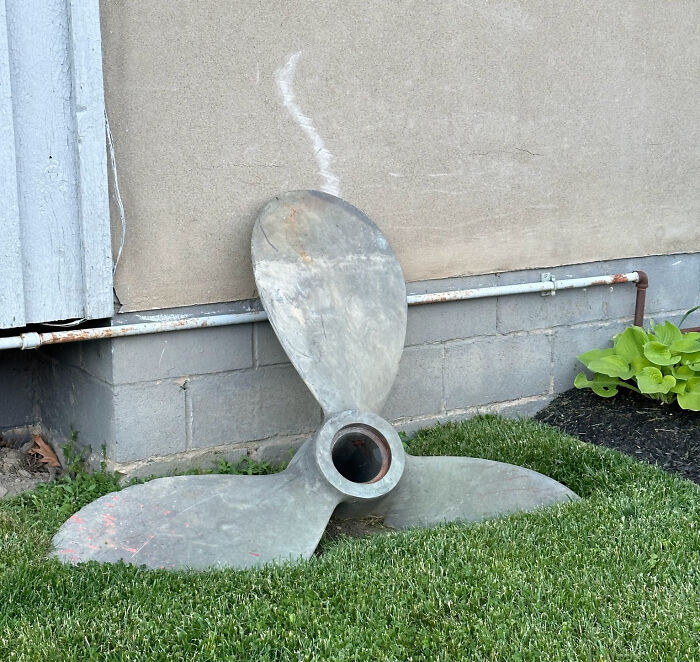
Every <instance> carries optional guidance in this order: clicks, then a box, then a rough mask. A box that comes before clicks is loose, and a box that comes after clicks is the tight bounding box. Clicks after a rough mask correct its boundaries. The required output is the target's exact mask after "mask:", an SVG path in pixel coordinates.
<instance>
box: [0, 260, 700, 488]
mask: <svg viewBox="0 0 700 662" xmlns="http://www.w3.org/2000/svg"><path fill="white" fill-rule="evenodd" d="M634 270H643V271H646V272H647V273H648V275H649V280H650V286H649V290H648V296H647V308H646V319H647V320H648V319H649V318H650V317H654V318H655V319H657V320H665V319H671V320H673V321H675V322H678V321H679V319H680V317H681V316H682V314H683V312H684V311H685V310H688V309H690V308H691V307H693V306H695V305H698V304H700V288H699V284H700V253H691V254H683V255H671V256H657V257H644V258H633V259H625V260H617V261H612V262H598V263H588V264H581V265H572V266H567V267H560V268H556V269H546V268H543V269H541V270H532V271H523V272H511V273H506V274H493V275H487V276H474V277H467V278H451V279H446V280H441V281H440V280H438V281H425V282H420V283H409V284H408V289H409V292H410V293H418V292H427V291H440V290H447V289H462V288H473V287H484V286H490V285H499V284H510V283H518V282H533V281H539V280H540V274H541V272H543V271H552V272H554V273H555V275H556V277H557V278H559V279H563V278H574V277H579V276H587V275H597V274H612V273H620V272H629V271H634ZM635 291H636V290H635V286H634V285H633V284H620V285H615V286H613V287H605V286H599V287H592V288H589V289H587V290H570V291H559V292H557V294H556V296H544V297H543V296H541V295H539V294H532V295H514V296H509V297H500V298H492V299H482V300H473V301H462V302H451V303H442V304H430V305H424V306H414V307H410V308H409V316H408V330H407V337H406V348H405V350H404V354H403V357H402V361H401V366H400V369H399V374H398V377H397V379H396V383H395V385H394V388H393V390H392V392H391V394H390V396H389V399H388V401H387V403H386V405H385V408H384V411H383V412H382V415H383V416H384V417H385V418H386V419H388V420H390V421H392V422H393V423H394V424H395V425H396V426H397V427H398V428H399V429H403V430H406V431H408V432H412V431H414V430H416V429H419V428H421V427H425V426H428V425H432V424H435V423H438V422H443V421H448V420H459V419H463V418H468V417H470V416H473V415H475V414H477V413H499V414H503V415H506V416H530V415H532V414H534V413H535V412H536V411H538V410H539V409H540V408H542V407H543V406H545V405H546V404H547V403H548V402H549V401H550V400H551V399H552V398H553V397H554V396H555V395H556V394H558V393H561V392H563V391H565V390H567V389H569V388H571V387H572V384H573V378H574V376H575V375H576V373H577V372H578V371H579V370H580V369H581V367H580V365H579V364H578V362H577V360H576V355H577V354H579V353H581V352H583V351H585V350H588V349H591V348H593V347H602V346H605V345H606V344H608V343H610V341H611V339H612V336H613V335H614V334H616V333H619V332H620V331H622V330H623V329H624V328H625V327H626V326H627V325H629V324H631V323H632V318H633V314H634V306H635ZM245 306H246V304H245V303H244V302H239V303H232V304H217V305H208V306H196V307H189V308H186V309H173V310H168V311H150V312H144V313H129V314H126V315H118V316H116V317H115V318H113V319H112V321H111V323H112V324H124V323H133V322H142V321H150V320H153V319H165V318H166V317H167V316H168V315H178V316H201V315H207V314H215V313H221V312H235V311H236V310H242V309H244V308H245ZM699 312H700V311H699ZM697 325H700V316H699V315H698V313H695V314H694V315H693V316H692V317H690V318H689V319H688V321H687V322H686V326H697ZM0 380H1V381H0V384H2V398H1V400H0V433H3V434H5V435H6V436H13V435H14V437H17V436H18V435H19V436H20V437H21V436H22V431H23V430H24V434H25V436H28V435H29V432H30V430H31V428H32V426H39V428H40V429H42V430H43V432H44V434H45V435H47V436H48V437H49V439H50V440H51V441H53V442H54V444H56V445H58V446H60V445H61V444H62V443H65V441H66V440H67V439H69V438H70V435H71V431H72V430H75V431H76V432H77V435H78V442H79V443H80V444H83V445H84V446H86V447H88V446H89V447H90V449H91V459H92V462H93V463H94V464H95V465H96V466H97V465H99V464H100V462H106V463H107V466H108V467H109V468H111V469H113V470H117V471H120V472H122V473H123V474H125V475H128V476H133V475H149V474H162V473H168V472H173V471H177V470H185V469H188V468H192V467H196V466H197V467H210V466H212V465H213V464H215V463H216V462H217V461H218V460H221V459H225V460H227V461H232V462H236V461H238V460H240V459H241V458H243V457H251V458H255V459H259V460H260V459H265V460H268V461H272V462H282V461H285V460H288V459H289V457H290V454H291V453H292V452H293V451H294V450H295V449H296V448H297V447H298V446H299V445H300V444H301V443H302V442H303V441H304V440H305V439H306V438H307V437H308V435H310V434H312V433H313V431H314V430H316V429H317V428H318V427H319V425H320V423H321V421H322V412H321V409H320V407H319V406H318V405H317V404H316V402H315V401H314V399H313V397H312V396H311V394H310V393H309V392H308V390H307V389H306V387H305V385H304V383H303V382H302V381H301V379H300V378H299V377H298V375H297V374H296V371H295V370H294V368H293V367H292V366H291V365H290V364H289V362H288V360H287V359H286V356H285V354H284V352H283V351H282V349H281V347H280V346H279V343H278V342H277V339H276V337H275V335H274V333H273V331H272V329H271V328H270V326H269V324H268V323H267V322H261V323H255V324H245V325H240V326H232V327H223V328H211V329H206V328H204V329H197V330H192V331H179V332H171V333H165V334H156V335H147V336H137V337H133V338H119V339H115V340H108V341H93V342H84V343H74V344H70V345H57V346H47V347H44V348H41V349H40V350H34V351H25V352H20V351H6V352H2V353H0Z"/></svg>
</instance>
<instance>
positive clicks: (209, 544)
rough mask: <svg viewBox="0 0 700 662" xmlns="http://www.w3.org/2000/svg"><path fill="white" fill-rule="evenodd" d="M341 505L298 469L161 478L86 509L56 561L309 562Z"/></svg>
mask: <svg viewBox="0 0 700 662" xmlns="http://www.w3.org/2000/svg"><path fill="white" fill-rule="evenodd" d="M340 498H341V497H340V495H339V494H338V493H337V492H335V491H334V490H332V489H329V488H328V486H327V485H325V484H323V483H322V482H320V481H318V480H310V478H309V476H308V474H305V473H303V472H302V471H300V470H298V469H296V468H295V467H293V466H290V467H289V468H288V469H286V470H285V471H283V472H282V473H279V474H273V475H269V476H228V475H204V476H174V477H170V478H160V479H158V480H153V481H151V482H148V483H144V484H141V485H133V486H131V487H127V488H126V489H124V490H122V491H120V492H112V493H111V494H107V495H106V496H103V497H101V498H100V499H97V500H96V501H93V502H92V503H90V504H88V505H87V506H85V507H84V508H83V509H82V510H80V511H79V512H77V513H76V514H75V515H73V516H72V517H71V518H70V519H69V520H67V521H66V522H65V523H64V524H63V526H62V527H61V528H60V529H59V531H58V533H57V534H56V535H55V536H54V539H53V542H54V550H55V551H54V554H55V555H57V556H58V557H59V558H61V560H63V561H66V562H70V563H78V562H82V561H100V562H109V563H114V562H116V561H119V560H122V561H125V562H126V563H132V564H134V565H146V566H148V567H149V568H169V569H173V568H177V569H185V568H192V569H198V570H201V569H204V568H209V567H231V566H233V567H236V568H248V567H252V566H258V565H262V564H265V563H270V562H272V561H285V560H298V559H299V558H309V557H310V556H311V555H312V554H313V552H314V550H315V549H316V546H317V545H318V541H319V540H320V538H321V536H322V535H323V531H324V530H325V528H326V524H327V523H328V520H329V518H330V516H331V514H332V512H333V509H334V508H335V506H336V505H337V503H338V501H339V500H340Z"/></svg>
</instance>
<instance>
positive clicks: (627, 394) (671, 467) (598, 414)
mask: <svg viewBox="0 0 700 662" xmlns="http://www.w3.org/2000/svg"><path fill="white" fill-rule="evenodd" d="M535 418H536V419H537V420H539V421H542V422H543V423H547V424H549V425H552V426H554V427H557V428H559V429H561V430H563V431H564V432H567V433H568V434H571V435H574V436H576V437H578V438H579V439H581V440H583V441H587V442H589V443H591V444H596V445H598V446H607V447H608V448H614V449H615V450H617V451H621V452H623V453H627V454H628V455H631V456H633V457H635V458H636V459H638V460H643V461H645V462H649V463H652V464H657V465H659V466H660V467H662V468H663V469H665V470H666V471H671V472H674V473H677V474H680V475H681V476H683V477H685V478H688V479H689V480H692V481H694V482H696V483H700V413H699V412H692V411H688V410H684V409H681V408H680V407H679V406H678V405H676V404H662V403H660V402H659V401H658V400H650V399H648V398H645V397H643V396H641V395H638V394H637V393H634V392H632V391H623V390H622V389H621V392H620V393H618V394H617V395H616V396H615V397H613V398H601V397H599V396H597V395H596V394H595V393H593V392H592V391H589V390H578V389H571V390H570V391H566V392H565V393H562V394H561V395H560V396H558V397H557V398H555V399H554V400H552V402H551V403H550V404H549V405H548V406H547V407H545V408H544V409H542V410H541V411H540V412H538V413H537V414H536V416H535Z"/></svg>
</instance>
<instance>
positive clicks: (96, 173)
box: [0, 0, 113, 328]
mask: <svg viewBox="0 0 700 662" xmlns="http://www.w3.org/2000/svg"><path fill="white" fill-rule="evenodd" d="M0 223H1V225H0V232H1V234H0V328H7V327H17V326H23V325H24V324H28V323H32V322H51V321H57V320H65V319H71V318H82V317H85V318H98V317H109V316H111V315H112V313H113V305H112V265H111V240H110V223H109V198H108V191H107V154H106V146H105V131H104V96H103V91H102V59H101V39H100V22H99V0H44V1H43V2H41V3H33V2H27V1H26V0H0Z"/></svg>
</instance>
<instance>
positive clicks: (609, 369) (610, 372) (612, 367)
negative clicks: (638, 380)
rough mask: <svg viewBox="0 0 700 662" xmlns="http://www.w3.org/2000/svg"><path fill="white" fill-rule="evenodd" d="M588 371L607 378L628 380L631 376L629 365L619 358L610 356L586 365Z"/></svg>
mask: <svg viewBox="0 0 700 662" xmlns="http://www.w3.org/2000/svg"><path fill="white" fill-rule="evenodd" d="M588 369H589V370H592V371H593V372H600V373H602V374H604V375H607V376H608V377H619V378H620V379H629V378H630V377H631V376H632V370H630V364H629V363H628V362H627V361H625V359H623V358H622V357H621V356H616V355H611V356H603V357H602V358H599V359H595V360H594V361H591V362H590V363H589V364H588Z"/></svg>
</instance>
